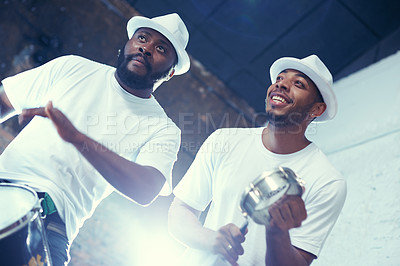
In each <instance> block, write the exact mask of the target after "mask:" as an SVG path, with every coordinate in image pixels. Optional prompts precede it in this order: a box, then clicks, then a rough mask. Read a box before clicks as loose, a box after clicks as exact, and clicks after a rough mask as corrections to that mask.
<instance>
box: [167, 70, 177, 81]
mask: <svg viewBox="0 0 400 266" xmlns="http://www.w3.org/2000/svg"><path fill="white" fill-rule="evenodd" d="M174 74H175V68H171V70H170V71H169V73H168V76H167V78H166V81H168V80H170V79H171V78H172V77H173V76H174Z"/></svg>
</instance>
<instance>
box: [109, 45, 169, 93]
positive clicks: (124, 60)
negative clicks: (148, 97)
mask: <svg viewBox="0 0 400 266" xmlns="http://www.w3.org/2000/svg"><path fill="white" fill-rule="evenodd" d="M137 56H142V54H130V55H125V53H124V49H121V54H120V55H119V56H118V62H117V75H118V77H119V79H120V80H121V81H122V83H124V84H125V85H126V86H128V87H129V88H132V89H137V90H146V89H149V88H153V87H154V84H155V83H156V82H157V81H159V80H160V79H163V78H165V77H166V76H167V75H168V73H169V69H168V70H166V71H164V72H156V73H152V70H153V69H152V67H151V64H150V63H149V62H148V59H147V57H145V56H142V58H143V60H144V61H145V63H144V65H145V67H146V75H144V76H141V75H138V74H136V73H135V72H133V71H130V70H129V69H128V63H129V62H130V61H131V60H132V59H133V58H135V57H137Z"/></svg>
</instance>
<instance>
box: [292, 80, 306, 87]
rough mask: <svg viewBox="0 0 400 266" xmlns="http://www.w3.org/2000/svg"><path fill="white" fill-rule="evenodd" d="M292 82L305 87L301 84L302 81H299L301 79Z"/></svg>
mask: <svg viewBox="0 0 400 266" xmlns="http://www.w3.org/2000/svg"><path fill="white" fill-rule="evenodd" d="M294 83H295V84H296V85H297V86H300V87H302V88H304V87H305V86H304V84H303V82H301V81H299V80H296V81H295V82H294Z"/></svg>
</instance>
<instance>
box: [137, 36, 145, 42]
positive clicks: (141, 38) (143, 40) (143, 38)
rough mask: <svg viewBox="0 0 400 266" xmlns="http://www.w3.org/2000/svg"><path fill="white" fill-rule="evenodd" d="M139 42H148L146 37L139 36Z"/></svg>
mask: <svg viewBox="0 0 400 266" xmlns="http://www.w3.org/2000/svg"><path fill="white" fill-rule="evenodd" d="M137 38H138V40H139V41H141V42H145V41H146V36H144V35H138V37H137Z"/></svg>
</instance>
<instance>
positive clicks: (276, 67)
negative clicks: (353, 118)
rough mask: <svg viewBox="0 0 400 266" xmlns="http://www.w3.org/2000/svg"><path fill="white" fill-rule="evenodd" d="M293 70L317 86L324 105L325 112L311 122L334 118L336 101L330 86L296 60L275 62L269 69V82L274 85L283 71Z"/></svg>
mask: <svg viewBox="0 0 400 266" xmlns="http://www.w3.org/2000/svg"><path fill="white" fill-rule="evenodd" d="M286 69H294V70H298V71H300V72H302V73H304V74H305V75H306V76H307V77H309V78H310V79H311V80H312V81H313V82H314V83H315V85H316V86H317V88H318V90H319V91H320V93H321V95H322V98H323V100H324V102H325V104H326V110H325V112H323V113H322V115H321V116H319V117H316V118H315V119H314V121H313V122H325V121H327V120H331V119H333V118H334V117H335V115H336V111H337V100H336V96H335V93H334V92H333V89H332V86H331V85H330V84H328V83H327V82H326V81H325V80H323V79H322V78H321V77H320V76H319V75H318V74H317V73H316V72H315V71H314V70H313V69H311V68H310V67H309V66H307V65H305V64H303V63H302V62H300V60H299V59H297V58H292V57H283V58H280V59H278V60H276V61H275V62H274V63H273V64H272V66H271V68H270V77H271V82H272V83H275V81H276V77H277V76H278V75H279V73H281V72H282V71H283V70H286Z"/></svg>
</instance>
